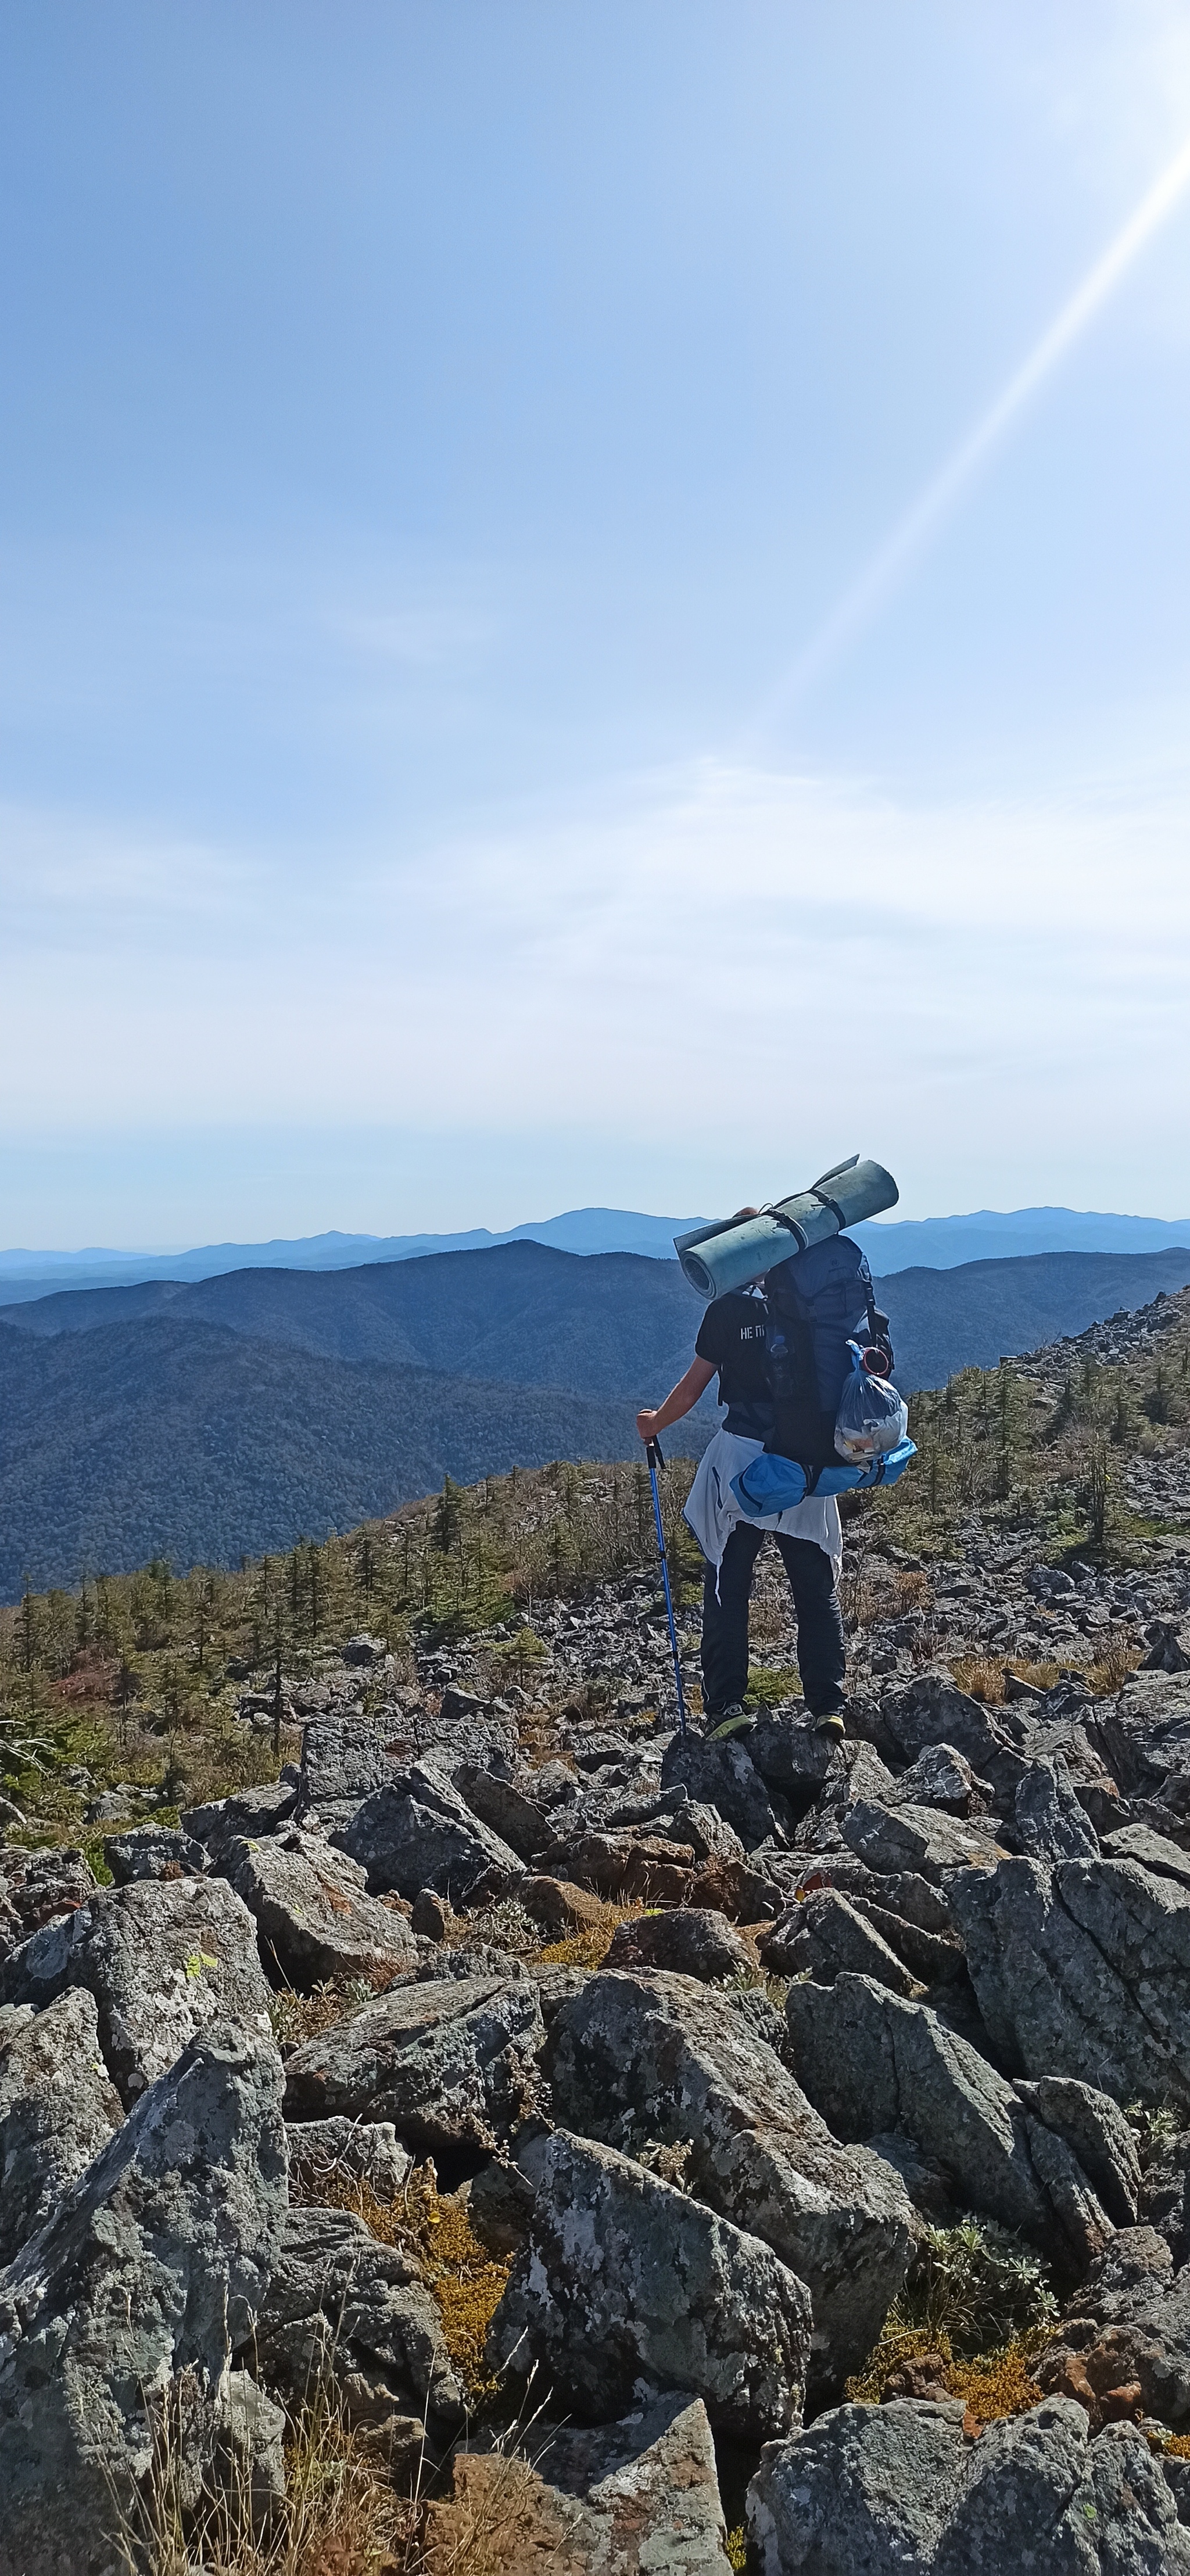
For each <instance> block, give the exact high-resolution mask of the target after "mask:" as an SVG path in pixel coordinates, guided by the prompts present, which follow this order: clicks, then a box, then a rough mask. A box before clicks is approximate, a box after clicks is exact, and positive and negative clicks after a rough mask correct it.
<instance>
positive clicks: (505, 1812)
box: [454, 1762, 556, 1869]
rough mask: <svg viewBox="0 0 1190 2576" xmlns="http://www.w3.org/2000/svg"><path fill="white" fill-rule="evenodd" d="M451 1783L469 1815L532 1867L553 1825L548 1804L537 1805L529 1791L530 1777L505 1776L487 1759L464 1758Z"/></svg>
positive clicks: (551, 1833)
mask: <svg viewBox="0 0 1190 2576" xmlns="http://www.w3.org/2000/svg"><path fill="white" fill-rule="evenodd" d="M454 1783H455V1787H456V1788H457V1789H458V1790H459V1792H460V1794H461V1796H462V1797H464V1798H465V1799H466V1802H467V1805H468V1806H469V1807H470V1809H471V1813H472V1815H473V1816H478V1817H479V1819H480V1822H481V1824H485V1825H487V1826H488V1827H489V1828H490V1830H491V1831H492V1833H494V1834H496V1835H498V1837H499V1839H500V1841H501V1842H502V1843H507V1845H508V1847H509V1850H510V1851H514V1852H515V1853H516V1855H517V1858H518V1860H522V1861H523V1862H524V1863H525V1866H526V1868H528V1869H531V1868H532V1866H533V1863H534V1862H535V1861H537V1860H540V1858H541V1855H542V1853H543V1851H544V1850H545V1847H546V1845H547V1843H550V1842H552V1841H553V1839H554V1834H555V1832H556V1827H555V1826H554V1825H553V1824H552V1823H551V1822H550V1821H549V1811H548V1808H546V1809H544V1810H543V1809H542V1808H541V1807H539V1806H537V1805H536V1804H535V1802H534V1800H533V1798H532V1797H531V1796H530V1795H529V1788H530V1779H523V1780H506V1779H505V1778H504V1776H503V1774H502V1772H500V1771H498V1770H496V1769H495V1768H493V1767H489V1765H488V1764H486V1763H482V1762H463V1763H460V1765H459V1768H458V1770H457V1771H456V1772H455V1774H454Z"/></svg>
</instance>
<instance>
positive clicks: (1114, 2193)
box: [1016, 2075, 1141, 2227]
mask: <svg viewBox="0 0 1190 2576" xmlns="http://www.w3.org/2000/svg"><path fill="white" fill-rule="evenodd" d="M1016 2092H1017V2094H1018V2096H1019V2098H1020V2100H1021V2101H1022V2102H1023V2103H1024V2105H1025V2108H1026V2110H1028V2111H1033V2112H1035V2113H1036V2116H1037V2118H1038V2119H1039V2120H1043V2121H1044V2122H1045V2126H1046V2128H1047V2129H1053V2130H1055V2131H1056V2132H1057V2134H1058V2136H1059V2137H1061V2138H1065V2140H1066V2143H1067V2145H1068V2146H1069V2147H1071V2148H1072V2149H1073V2151H1074V2153H1075V2155H1076V2156H1077V2157H1078V2160H1079V2163H1080V2165H1081V2166H1082V2169H1083V2172H1084V2173H1085V2174H1086V2176H1087V2178H1088V2180H1089V2181H1090V2183H1091V2184H1092V2185H1093V2187H1094V2189H1095V2191H1096V2193H1097V2195H1098V2197H1099V2199H1100V2200H1101V2201H1102V2203H1103V2206H1104V2208H1105V2210H1106V2211H1107V2214H1108V2217H1109V2218H1110V2220H1111V2222H1112V2225H1113V2227H1134V2226H1135V2224H1136V2217H1137V2210H1138V2207H1139V2203H1140V2192H1141V2170H1140V2156H1139V2154H1138V2152H1137V2145H1136V2137H1135V2134H1134V2132H1133V2130H1132V2128H1131V2127H1130V2125H1129V2123H1128V2121H1127V2120H1126V2119H1125V2117H1124V2113H1123V2112H1122V2111H1121V2109H1120V2106H1119V2104H1118V2102H1113V2101H1112V2098H1111V2095H1110V2093H1100V2092H1097V2091H1096V2088H1095V2086H1094V2085H1093V2084H1076V2083H1075V2081H1074V2079H1073V2077H1071V2076H1068V2075H1042V2076H1039V2077H1038V2078H1037V2080H1036V2082H1033V2083H1031V2082H1029V2080H1028V2079H1027V2078H1026V2077H1024V2076H1019V2077H1018V2079H1017V2084H1016Z"/></svg>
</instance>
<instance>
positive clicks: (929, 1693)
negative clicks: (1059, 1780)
mask: <svg viewBox="0 0 1190 2576" xmlns="http://www.w3.org/2000/svg"><path fill="white" fill-rule="evenodd" d="M1025 1736H1026V1728H1025V1726H1024V1724H1023V1722H1022V1721H1021V1720H1020V1719H1019V1718H1018V1717H1017V1715H1016V1714H1015V1712H1014V1711H1012V1710H1011V1709H1007V1708H1002V1709H997V1711H996V1714H995V1716H994V1717H993V1715H992V1713H991V1710H990V1709H988V1708H985V1707H984V1706H983V1705H982V1703H981V1701H979V1700H977V1699H969V1698H968V1696H967V1693H966V1691H961V1690H960V1689H959V1687H958V1684H957V1682H955V1681H954V1680H953V1679H952V1677H951V1675H950V1674H949V1673H946V1672H928V1673H918V1674H917V1675H916V1676H915V1678H914V1680H913V1681H911V1682H909V1683H908V1684H907V1685H906V1687H905V1688H904V1690H900V1691H892V1692H890V1693H889V1694H888V1696H887V1698H885V1699H884V1700H882V1701H881V1704H880V1724H879V1729H878V1741H879V1744H880V1750H881V1752H886V1753H888V1754H889V1755H890V1756H891V1758H892V1759H894V1760H898V1761H900V1762H904V1763H913V1762H916V1760H917V1759H918V1756H919V1755H920V1754H921V1753H924V1751H925V1750H926V1747H927V1746H928V1745H931V1744H949V1745H952V1746H953V1748H954V1750H955V1752H956V1753H961V1754H962V1755H963V1757H964V1759H965V1760H966V1761H967V1762H969V1763H970V1765H971V1768H972V1770H973V1771H974V1772H975V1773H976V1775H977V1776H978V1778H979V1779H980V1780H986V1781H987V1782H988V1784H989V1786H990V1788H991V1791H992V1795H993V1799H994V1801H995V1807H996V1813H997V1814H998V1815H1001V1816H1010V1815H1011V1814H1012V1810H1013V1801H1014V1799H1015V1797H1016V1790H1017V1783H1018V1781H1019V1780H1020V1779H1021V1777H1022V1775H1023V1773H1024V1772H1025V1771H1026V1770H1027V1768H1028V1763H1027V1759H1026V1757H1025V1755H1024V1754H1023V1752H1022V1750H1021V1746H1022V1743H1023V1741H1024V1739H1025Z"/></svg>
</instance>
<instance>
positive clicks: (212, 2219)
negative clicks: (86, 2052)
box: [0, 2021, 286, 2576]
mask: <svg viewBox="0 0 1190 2576" xmlns="http://www.w3.org/2000/svg"><path fill="white" fill-rule="evenodd" d="M285 2196H286V2194H285V2133H284V2128H283V2125H282V2120H281V2066H280V2060H279V2058H278V2056H277V2051H276V2048H275V2046H274V2044H273V2040H272V2037H271V2034H269V2033H268V2032H260V2031H257V2030H251V2031H246V2030H244V2029H241V2028H238V2027H236V2026H235V2025H234V2024H231V2023H228V2022H226V2021H224V2022H221V2023H217V2024H214V2025H212V2026H211V2027H210V2028H208V2029H206V2030H205V2031H204V2032H203V2034H202V2036H201V2037H200V2038H197V2039H195V2040H193V2041H192V2042H191V2044H190V2045H189V2046H188V2047H187V2048H186V2049H185V2051H184V2053H183V2055H182V2057H181V2058H180V2059H179V2061H178V2063H177V2064H176V2065H174V2066H173V2067H171V2069H170V2071H169V2073H168V2074H167V2075H165V2076H164V2077H163V2078H162V2079H161V2080H160V2081H159V2082H158V2083H157V2084H155V2085H154V2086H152V2088H151V2089H150V2090H148V2091H147V2092H145V2093H143V2094H142V2096H141V2099H140V2100H139V2102H138V2103H137V2105H136V2107H135V2109H134V2110H133V2111H132V2113H131V2114H130V2116H129V2118H128V2119H127V2120H126V2121H125V2122H124V2124H123V2126H122V2127H121V2128H120V2129H118V2130H117V2131H116V2134H115V2136H114V2137H113V2138H112V2139H111V2140H110V2142H109V2144H108V2145H107V2146H106V2147H105V2148H104V2149H103V2151H102V2153H101V2154H100V2155H99V2156H98V2157H97V2158H96V2160H95V2162H94V2163H93V2164H92V2165H90V2166H89V2167H88V2168H87V2171H86V2172H85V2173H84V2174H83V2175H82V2176H81V2177H80V2179H79V2180H78V2181H77V2182H76V2183H75V2184H74V2185H73V2187H72V2189H71V2190H70V2191H69V2192H68V2194H67V2196H66V2198H65V2200H64V2201H63V2203H62V2205H61V2207H60V2209H59V2210H58V2211H57V2212H56V2214H55V2215H54V2217H52V2218H51V2219H50V2220H49V2221H48V2223H47V2225H46V2226H44V2227H43V2228H41V2229H40V2231H39V2232H38V2233H37V2234H36V2235H35V2236H32V2237H31V2238H30V2239H29V2240H28V2242H27V2243H26V2245H25V2246H24V2247H23V2249H22V2251H21V2252H20V2254H18V2256H17V2258H16V2261H15V2262H14V2263H13V2264H11V2265H10V2266H9V2269H8V2270H7V2272H5V2273H4V2274H3V2275H2V2276H0V2576H100V2571H102V2576H108V2571H109V2570H114V2566H115V2563H116V2553H115V2550H114V2548H113V2547H112V2545H111V2543H110V2541H109V2539H108V2537H107V2535H109V2534H110V2533H111V2531H112V2527H113V2523H114V2521H115V2520H116V2518H117V2515H118V2512H119V2509H120V2506H121V2503H122V2502H123V2501H125V2500H127V2499H129V2498H131V2497H133V2496H134V2495H135V2493H136V2491H137V2489H138V2488H139V2487H141V2486H142V2485H143V2482H144V2480H145V2479H146V2477H147V2476H148V2473H149V2470H150V2467H151V2460H152V2422H153V2408H154V2402H155V2400H156V2398H157V2397H158V2396H159V2395H160V2393H161V2392H162V2390H163V2389H166V2388H167V2387H169V2386H171V2385H172V2386H176V2385H177V2384H178V2378H179V2374H188V2375H189V2385H190V2388H191V2392H192V2397H193V2408H192V2413H191V2418H190V2430H189V2435H188V2444H189V2449H188V2456H187V2458H186V2459H185V2460H183V2461H182V2463H181V2468H182V2471H183V2473H184V2483H186V2482H188V2490H189V2492H190V2495H191V2500H192V2501H193V2500H194V2499H195V2498H196V2496H197V2491H198V2483H199V2480H200V2478H201V2475H202V2470H203V2466H204V2460H205V2459H207V2458H209V2456H210V2453H211V2449H212V2447H213V2445H214V2443H215V2441H216V2438H217V2436H218V2433H219V2410H218V2408H217V2405H216V2394H217V2391H218V2387H219V2383H220V2381H221V2378H222V2375H223V2372H224V2369H225V2365H226V2358H227V2352H228V2345H229V2342H230V2343H231V2344H236V2343H238V2342H240V2341H241V2340H242V2339H243V2338H244V2337H245V2336H246V2335H247V2334H248V2332H249V2330H250V2326H251V2322H252V2319H253V2317H254V2316H255V2314H256V2313H257V2311H258V2310H259V2308H260V2306H261V2304H262V2302H263V2299H264V2296H265V2292H266V2289H267V2285H268V2282H269V2279H270V2277H271V2274H272V2271H273V2267H274V2263H275V2261H276V2256H277V2249H278V2246H279V2243H280V2238H281V2230H282V2225H283V2222H284V2215H285Z"/></svg>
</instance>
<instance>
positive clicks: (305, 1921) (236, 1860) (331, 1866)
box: [220, 1825, 417, 1994]
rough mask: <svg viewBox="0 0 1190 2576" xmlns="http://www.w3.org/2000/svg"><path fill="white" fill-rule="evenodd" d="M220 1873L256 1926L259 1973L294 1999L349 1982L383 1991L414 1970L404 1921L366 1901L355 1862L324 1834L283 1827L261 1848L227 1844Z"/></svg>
mask: <svg viewBox="0 0 1190 2576" xmlns="http://www.w3.org/2000/svg"><path fill="white" fill-rule="evenodd" d="M220 1868H221V1869H222V1871H223V1872H224V1875H225V1876H226V1877H227V1878H228V1879H229V1880H230V1882H231V1884H232V1886H233V1887H234V1889H235V1892H236V1895H237V1896H239V1897H241V1898H242V1899H243V1902H244V1904H245V1905H246V1906H247V1908H248V1911H249V1913H250V1914H251V1915H252V1916H253V1917H254V1919H255V1923H256V1930H257V1938H258V1940H259V1943H260V1951H261V1956H262V1958H263V1960H264V1962H265V1965H266V1967H267V1968H268V1969H269V1970H270V1972H274V1971H275V1972H276V1973H277V1975H278V1977H279V1978H280V1980H281V1981H283V1982H284V1983H285V1984H286V1985H291V1986H296V1987H297V1988H298V1990H299V1992H302V1993H306V1994H308V1993H309V1992H310V1991H311V1989H312V1988H313V1987H314V1986H317V1985H322V1984H323V1983H325V1982H326V1981H327V1980H328V1979H331V1980H333V1979H346V1978H349V1977H364V1978H367V1980H368V1981H369V1983H370V1984H372V1985H382V1984H387V1983H388V1981H389V1980H390V1979H391V1978H392V1977H394V1976H396V1975H397V1974H398V1972H399V1971H400V1970H401V1969H403V1968H413V1967H416V1965H417V1943H416V1941H415V1939H414V1937H413V1932H412V1929H411V1927H410V1925H409V1923H408V1922H407V1921H406V1919H405V1917H404V1915H403V1914H397V1913H394V1912H393V1910H392V1909H391V1907H389V1906H387V1905H381V1904H380V1903H379V1901H378V1899H377V1898H376V1897H374V1896H369V1895H368V1892H367V1880H366V1877H365V1874H364V1871H363V1870H362V1869H361V1868H360V1866H359V1864H358V1862H356V1861H353V1860H349V1859H348V1857H347V1855H346V1853H345V1852H341V1851H336V1850H335V1849H334V1847H333V1845H332V1844H330V1843H328V1841H327V1840H326V1837H325V1835H324V1834H312V1833H304V1832H303V1831H302V1829H301V1827H300V1826H299V1825H285V1826H283V1827H282V1829H281V1831H280V1832H279V1833H277V1834H274V1835H273V1836H272V1837H271V1839H270V1840H269V1841H267V1842H260V1843H256V1842H245V1841H234V1842H229V1843H226V1844H225V1845H224V1846H223V1849H222V1851H221V1854H220Z"/></svg>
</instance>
